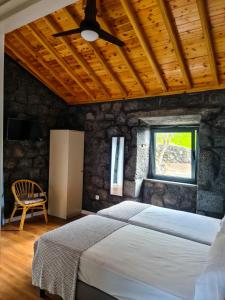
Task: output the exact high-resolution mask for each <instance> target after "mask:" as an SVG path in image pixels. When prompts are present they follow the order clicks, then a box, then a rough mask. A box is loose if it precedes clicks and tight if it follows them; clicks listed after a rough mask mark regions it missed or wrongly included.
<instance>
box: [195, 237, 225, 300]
mask: <svg viewBox="0 0 225 300" xmlns="http://www.w3.org/2000/svg"><path fill="white" fill-rule="evenodd" d="M212 299H213V300H224V299H225V235H224V234H223V233H222V232H221V231H220V232H219V233H218V234H217V236H216V239H215V241H214V243H213V245H212V246H211V249H210V253H209V258H208V262H207V265H206V268H205V270H204V272H203V273H202V274H201V275H200V277H199V278H198V280H197V282H196V285H195V298H194V300H212Z"/></svg>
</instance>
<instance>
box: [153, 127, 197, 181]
mask: <svg viewBox="0 0 225 300" xmlns="http://www.w3.org/2000/svg"><path fill="white" fill-rule="evenodd" d="M150 157H151V160H150V163H151V166H150V171H151V174H150V175H151V178H155V179H163V180H170V181H176V182H186V183H196V172H197V157H198V128H197V127H188V126H182V127H158V128H153V129H151V154H150Z"/></svg>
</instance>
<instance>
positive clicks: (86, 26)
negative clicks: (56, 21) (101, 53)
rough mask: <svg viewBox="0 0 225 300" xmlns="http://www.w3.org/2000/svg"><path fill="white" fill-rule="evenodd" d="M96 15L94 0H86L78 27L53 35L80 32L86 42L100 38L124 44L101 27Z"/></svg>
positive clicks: (120, 44) (116, 43)
mask: <svg viewBox="0 0 225 300" xmlns="http://www.w3.org/2000/svg"><path fill="white" fill-rule="evenodd" d="M96 16H97V8H96V0H87V1H86V6H85V18H84V20H83V21H81V23H80V27H79V28H76V29H71V30H67V31H63V32H59V33H55V34H53V36H54V37H61V36H67V35H71V34H75V33H80V34H81V36H82V38H83V39H84V40H86V41H88V42H93V41H96V40H97V39H98V38H100V39H103V40H105V41H107V42H110V43H112V44H115V45H117V46H120V47H121V46H124V42H122V41H121V40H120V39H118V38H116V37H115V36H113V35H111V34H110V33H108V32H106V31H105V30H103V29H101V27H100V25H99V23H98V22H97V21H96Z"/></svg>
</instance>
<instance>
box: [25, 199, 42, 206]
mask: <svg viewBox="0 0 225 300" xmlns="http://www.w3.org/2000/svg"><path fill="white" fill-rule="evenodd" d="M43 201H45V199H43V198H35V199H28V200H21V202H23V203H24V204H25V205H28V204H34V203H39V202H43Z"/></svg>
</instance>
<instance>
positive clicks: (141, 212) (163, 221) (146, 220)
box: [98, 201, 221, 245]
mask: <svg viewBox="0 0 225 300" xmlns="http://www.w3.org/2000/svg"><path fill="white" fill-rule="evenodd" d="M141 208H142V209H141ZM98 214H99V215H102V216H105V217H109V218H113V219H118V220H121V221H124V222H128V223H130V224H134V225H137V226H142V227H145V228H150V229H153V230H157V231H160V232H165V233H168V234H172V235H175V236H179V237H182V238H185V239H189V240H191V241H196V242H199V243H203V244H206V245H211V244H212V243H213V241H214V240H215V237H216V234H217V233H218V231H219V230H220V224H221V220H219V219H215V218H210V217H206V216H201V215H198V214H193V213H188V212H184V211H178V210H173V209H168V208H164V207H158V206H154V205H148V204H144V203H139V202H134V201H124V202H121V203H119V204H117V205H114V206H112V207H110V208H107V209H103V210H100V211H99V212H98Z"/></svg>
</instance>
